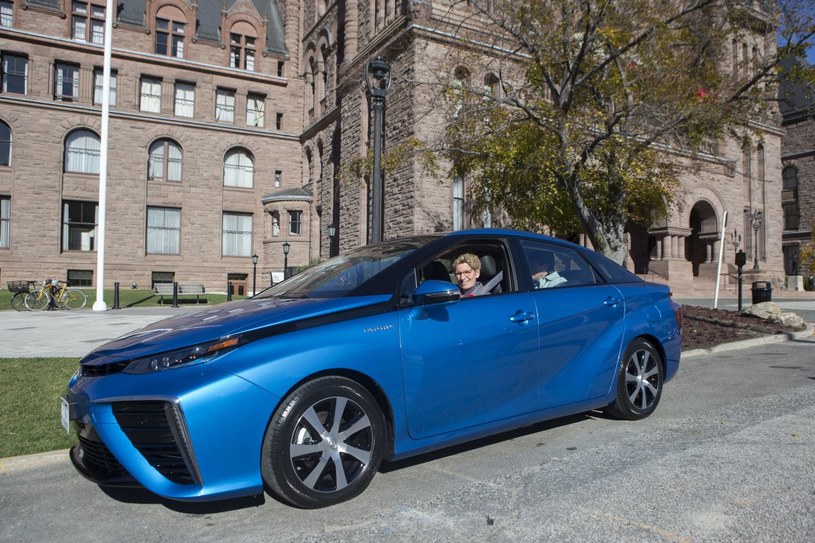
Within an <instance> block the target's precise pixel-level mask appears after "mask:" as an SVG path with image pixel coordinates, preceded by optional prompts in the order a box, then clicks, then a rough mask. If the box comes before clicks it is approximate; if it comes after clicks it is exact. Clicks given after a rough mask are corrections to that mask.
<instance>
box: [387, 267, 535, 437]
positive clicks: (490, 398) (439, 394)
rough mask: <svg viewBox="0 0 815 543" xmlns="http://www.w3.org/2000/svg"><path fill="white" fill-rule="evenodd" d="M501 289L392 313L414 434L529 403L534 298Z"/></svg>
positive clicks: (489, 417) (471, 422)
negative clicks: (397, 320)
mask: <svg viewBox="0 0 815 543" xmlns="http://www.w3.org/2000/svg"><path fill="white" fill-rule="evenodd" d="M482 278H483V276H482ZM507 284H508V283H507ZM506 290H507V289H504V293H502V294H492V295H486V296H477V297H473V298H466V299H461V300H457V301H452V302H445V303H439V304H429V305H423V306H416V307H406V308H403V309H400V310H399V311H398V313H399V334H400V340H401V347H402V363H403V371H404V383H405V407H406V412H407V419H408V420H407V422H408V430H409V432H410V435H411V437H413V438H414V439H421V438H426V437H430V436H435V435H439V434H444V433H447V432H454V431H457V430H462V429H465V428H471V427H475V426H478V425H480V424H485V423H490V422H494V421H496V420H501V419H506V418H509V417H513V416H517V415H521V414H524V413H528V412H530V411H534V410H536V409H537V403H538V398H537V394H538V391H537V386H538V376H539V373H540V372H539V362H540V358H539V356H538V332H537V327H536V326H535V323H534V312H535V303H534V301H533V300H532V297H531V295H530V294H529V293H517V292H506Z"/></svg>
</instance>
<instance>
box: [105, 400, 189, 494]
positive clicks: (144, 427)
mask: <svg viewBox="0 0 815 543" xmlns="http://www.w3.org/2000/svg"><path fill="white" fill-rule="evenodd" d="M113 415H114V416H115V417H116V421H117V422H118V423H119V426H120V427H121V428H122V431H123V432H124V433H125V434H126V435H127V437H128V438H129V439H130V442H131V443H132V444H133V446H134V447H136V448H137V449H138V450H139V452H140V453H141V454H142V455H143V456H144V457H145V458H146V459H147V461H148V462H149V463H150V465H151V466H153V467H154V468H156V470H158V472H159V473H161V474H162V475H164V476H165V477H166V478H167V479H169V480H170V481H173V482H174V483H179V484H200V478H199V477H198V476H197V471H196V470H195V469H194V464H193V460H192V454H191V450H190V448H189V446H188V443H189V440H188V439H186V435H187V433H186V431H185V429H184V427H183V423H182V419H181V417H180V415H179V414H178V411H177V409H176V408H175V406H174V405H173V404H172V403H170V402H162V401H150V402H116V403H114V404H113ZM171 422H172V423H171Z"/></svg>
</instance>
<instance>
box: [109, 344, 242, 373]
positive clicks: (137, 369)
mask: <svg viewBox="0 0 815 543" xmlns="http://www.w3.org/2000/svg"><path fill="white" fill-rule="evenodd" d="M241 343H242V341H241V338H240V337H235V338H230V339H217V340H215V341H209V342H207V343H199V344H198V345H193V346H192V347H185V348H183V349H177V350H175V351H168V352H164V353H156V354H154V355H150V356H145V357H144V358H136V359H135V360H132V361H131V362H130V363H129V364H128V365H127V367H126V368H125V369H124V373H135V374H139V373H152V372H154V371H161V370H168V369H171V368H177V367H179V366H186V365H189V364H192V363H196V364H199V363H201V362H205V361H207V360H209V359H211V358H214V357H216V356H219V355H221V354H223V353H225V352H227V351H230V350H232V349H234V348H235V347H237V346H238V345H240V344H241Z"/></svg>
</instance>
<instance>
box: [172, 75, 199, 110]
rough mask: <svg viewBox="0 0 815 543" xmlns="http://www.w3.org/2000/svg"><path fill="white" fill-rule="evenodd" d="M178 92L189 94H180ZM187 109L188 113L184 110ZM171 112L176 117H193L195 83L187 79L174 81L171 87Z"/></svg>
mask: <svg viewBox="0 0 815 543" xmlns="http://www.w3.org/2000/svg"><path fill="white" fill-rule="evenodd" d="M180 93H183V94H185V95H191V96H192V98H191V99H190V98H189V96H181V95H180ZM186 110H189V114H186V113H185V111H186ZM173 114H174V115H175V116H176V117H185V118H188V119H190V118H193V117H195V83H189V82H187V81H176V82H175V86H174V89H173Z"/></svg>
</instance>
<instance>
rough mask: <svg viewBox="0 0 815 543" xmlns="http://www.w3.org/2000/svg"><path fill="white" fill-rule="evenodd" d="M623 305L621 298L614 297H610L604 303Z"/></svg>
mask: <svg viewBox="0 0 815 543" xmlns="http://www.w3.org/2000/svg"><path fill="white" fill-rule="evenodd" d="M621 303H623V301H622V300H621V299H620V298H615V297H614V296H609V297H608V298H606V299H605V301H603V304H604V305H618V304H621Z"/></svg>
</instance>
